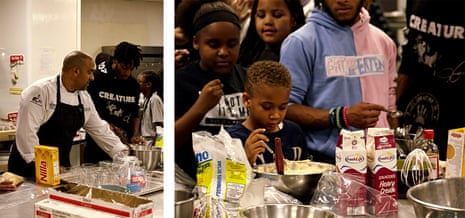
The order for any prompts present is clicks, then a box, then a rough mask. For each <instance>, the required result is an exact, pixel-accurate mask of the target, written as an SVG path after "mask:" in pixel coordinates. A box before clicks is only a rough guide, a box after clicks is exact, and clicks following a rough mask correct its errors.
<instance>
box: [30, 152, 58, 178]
mask: <svg viewBox="0 0 465 218" xmlns="http://www.w3.org/2000/svg"><path fill="white" fill-rule="evenodd" d="M34 155H35V167H36V183H38V184H44V185H50V186H54V185H59V184H60V161H59V159H58V147H53V146H46V145H37V146H35V147H34Z"/></svg>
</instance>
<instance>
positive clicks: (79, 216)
mask: <svg viewBox="0 0 465 218" xmlns="http://www.w3.org/2000/svg"><path fill="white" fill-rule="evenodd" d="M34 217H35V218H94V217H99V218H117V217H119V216H117V215H114V214H111V213H105V212H102V211H98V210H94V209H92V208H87V207H76V206H74V205H72V204H67V203H63V202H60V201H55V200H52V199H48V198H47V199H43V200H41V201H39V202H36V203H35V204H34Z"/></svg>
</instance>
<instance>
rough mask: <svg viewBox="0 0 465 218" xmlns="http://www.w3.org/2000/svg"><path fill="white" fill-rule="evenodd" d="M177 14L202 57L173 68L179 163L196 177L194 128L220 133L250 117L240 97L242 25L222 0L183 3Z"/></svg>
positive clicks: (241, 84)
mask: <svg viewBox="0 0 465 218" xmlns="http://www.w3.org/2000/svg"><path fill="white" fill-rule="evenodd" d="M189 15H190V16H189ZM177 16H179V17H177V18H178V19H180V20H181V21H183V22H181V23H180V25H179V26H180V27H182V28H184V29H183V32H184V33H185V34H186V35H187V37H189V38H190V39H192V42H193V47H194V49H196V50H197V51H198V52H199V56H200V58H199V60H197V61H191V62H190V63H189V64H187V65H186V66H184V67H182V68H179V69H176V72H175V118H176V121H175V145H176V146H175V163H176V165H177V166H178V167H179V168H180V169H182V170H183V171H184V172H185V173H187V174H188V175H189V176H190V177H191V178H192V179H193V180H195V179H196V172H197V161H196V160H195V156H194V150H193V147H192V132H195V131H200V130H204V131H208V132H210V133H212V134H218V132H219V130H220V127H221V126H222V125H223V126H224V127H225V128H227V127H229V126H232V125H234V124H235V123H239V122H242V121H243V120H245V118H246V117H247V111H246V108H245V107H244V106H243V104H242V101H241V100H240V99H241V96H242V92H243V91H244V83H245V78H246V72H245V69H243V68H242V67H241V66H240V65H238V64H236V62H237V58H238V55H239V44H240V30H241V25H240V21H239V18H238V16H237V15H236V13H235V12H234V11H233V9H232V8H231V7H230V6H229V5H228V4H227V3H225V2H223V1H212V0H210V1H206V0H203V1H199V0H197V1H195V0H189V1H182V2H181V3H180V5H179V6H178V13H177ZM178 172H179V171H178V170H177V171H176V174H178ZM176 178H178V177H176ZM177 181H178V180H177Z"/></svg>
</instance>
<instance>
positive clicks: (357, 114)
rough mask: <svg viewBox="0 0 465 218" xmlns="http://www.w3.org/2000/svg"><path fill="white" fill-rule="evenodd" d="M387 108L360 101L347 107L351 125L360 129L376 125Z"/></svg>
mask: <svg viewBox="0 0 465 218" xmlns="http://www.w3.org/2000/svg"><path fill="white" fill-rule="evenodd" d="M384 110H385V108H384V107H383V106H381V105H378V104H372V103H366V102H360V103H357V104H354V105H352V106H350V107H349V108H348V109H347V114H346V115H347V120H348V121H349V124H350V126H353V127H355V128H358V129H366V128H370V127H375V126H376V123H377V122H378V119H379V114H380V113H381V111H384Z"/></svg>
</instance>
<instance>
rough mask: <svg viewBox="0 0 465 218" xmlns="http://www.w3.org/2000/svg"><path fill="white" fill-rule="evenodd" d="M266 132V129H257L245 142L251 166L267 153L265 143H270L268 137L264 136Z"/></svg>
mask: <svg viewBox="0 0 465 218" xmlns="http://www.w3.org/2000/svg"><path fill="white" fill-rule="evenodd" d="M265 131H266V129H264V128H260V129H256V130H254V131H252V133H250V135H249V137H248V138H247V140H246V141H245V146H244V148H245V153H246V154H247V159H248V160H249V163H250V164H251V165H254V164H255V161H256V160H257V157H258V155H259V154H260V153H263V152H265V146H266V144H265V143H268V142H269V139H268V137H266V136H265V135H264V134H263V133H265Z"/></svg>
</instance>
